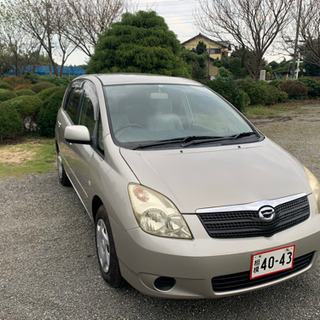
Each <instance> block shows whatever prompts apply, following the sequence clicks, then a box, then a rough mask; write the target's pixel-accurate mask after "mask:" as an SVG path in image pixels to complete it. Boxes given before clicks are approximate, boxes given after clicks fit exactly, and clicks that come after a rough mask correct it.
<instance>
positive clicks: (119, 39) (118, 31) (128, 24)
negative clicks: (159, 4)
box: [87, 11, 189, 77]
mask: <svg viewBox="0 0 320 320" xmlns="http://www.w3.org/2000/svg"><path fill="white" fill-rule="evenodd" d="M179 52H180V43H179V41H178V40H177V37H176V35H175V34H174V33H173V32H172V31H170V30H169V28H168V26H167V24H166V23H165V21H164V19H163V18H162V17H159V16H158V15H157V14H156V13H155V12H154V11H150V12H145V11H139V12H138V13H136V14H131V13H125V14H124V15H123V16H122V20H121V21H120V22H117V23H114V24H113V25H112V27H111V28H110V29H108V30H107V31H106V33H105V34H104V35H103V36H101V37H100V39H99V41H98V44H97V46H96V48H95V53H94V55H93V56H92V57H91V59H90V61H89V64H88V68H87V73H102V72H105V73H110V72H111V73H113V72H136V73H156V74H164V75H172V76H182V77H188V76H189V74H188V70H187V67H186V65H185V63H184V62H183V60H182V59H181V58H180V57H179Z"/></svg>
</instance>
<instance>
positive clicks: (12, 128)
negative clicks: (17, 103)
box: [0, 103, 23, 141]
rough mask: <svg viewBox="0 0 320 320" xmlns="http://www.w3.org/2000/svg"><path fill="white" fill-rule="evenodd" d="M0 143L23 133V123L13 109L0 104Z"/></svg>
mask: <svg viewBox="0 0 320 320" xmlns="http://www.w3.org/2000/svg"><path fill="white" fill-rule="evenodd" d="M0 119H1V121H0V141H3V139H7V138H10V139H11V138H15V137H16V136H18V135H21V134H22V133H23V121H22V119H21V117H20V115H19V113H18V112H17V110H16V109H15V108H11V106H10V105H8V104H6V103H0Z"/></svg>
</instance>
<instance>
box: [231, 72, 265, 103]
mask: <svg viewBox="0 0 320 320" xmlns="http://www.w3.org/2000/svg"><path fill="white" fill-rule="evenodd" d="M237 83H238V85H239V87H240V88H241V89H242V90H243V91H245V92H246V93H247V94H248V96H249V98H250V104H251V105H257V104H262V105H265V104H266V101H267V97H266V93H265V90H264V87H263V85H261V83H260V82H259V83H255V82H254V81H253V80H252V79H251V78H245V79H241V80H238V82H237Z"/></svg>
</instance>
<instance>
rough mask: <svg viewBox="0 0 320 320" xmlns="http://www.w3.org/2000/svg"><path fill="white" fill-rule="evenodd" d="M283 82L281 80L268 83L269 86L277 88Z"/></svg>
mask: <svg viewBox="0 0 320 320" xmlns="http://www.w3.org/2000/svg"><path fill="white" fill-rule="evenodd" d="M283 81H284V80H281V79H274V80H271V81H270V82H269V85H271V86H274V87H277V88H278V87H279V85H280V84H281V83H282V82H283Z"/></svg>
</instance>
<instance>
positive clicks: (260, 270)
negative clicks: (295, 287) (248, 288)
mask: <svg viewBox="0 0 320 320" xmlns="http://www.w3.org/2000/svg"><path fill="white" fill-rule="evenodd" d="M294 250H295V246H294V245H292V246H287V247H282V248H278V249H274V250H269V251H264V252H259V253H255V254H254V255H252V258H251V272H250V279H254V278H258V277H262V276H266V275H268V274H271V273H276V272H280V271H284V270H287V269H291V268H292V267H293V258H294Z"/></svg>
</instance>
